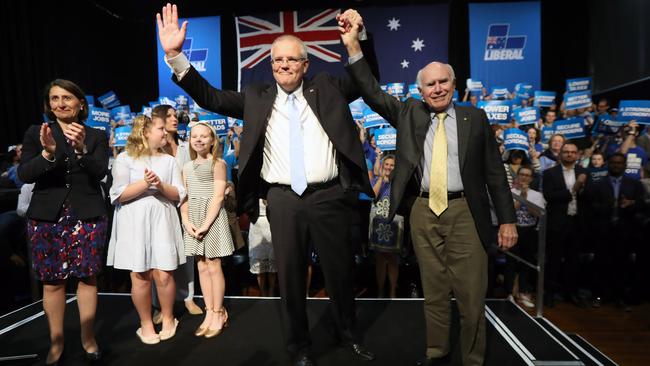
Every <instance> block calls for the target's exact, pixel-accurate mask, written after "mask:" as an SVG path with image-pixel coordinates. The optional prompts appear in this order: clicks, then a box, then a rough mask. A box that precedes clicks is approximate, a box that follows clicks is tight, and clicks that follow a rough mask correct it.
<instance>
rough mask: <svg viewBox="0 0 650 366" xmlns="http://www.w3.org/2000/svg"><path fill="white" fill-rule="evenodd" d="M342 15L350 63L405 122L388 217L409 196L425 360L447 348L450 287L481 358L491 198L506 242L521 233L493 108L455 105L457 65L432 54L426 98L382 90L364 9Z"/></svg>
mask: <svg viewBox="0 0 650 366" xmlns="http://www.w3.org/2000/svg"><path fill="white" fill-rule="evenodd" d="M346 20H347V21H345V20H344V21H340V22H339V25H340V27H341V29H340V30H341V32H342V38H343V42H344V44H345V46H346V48H347V51H348V54H349V56H350V59H349V65H348V66H347V67H346V68H347V71H348V73H349V74H350V76H351V77H352V79H353V80H354V81H355V82H356V83H357V86H358V87H359V89H360V90H361V95H362V96H363V99H364V101H365V102H366V103H367V104H368V105H369V106H370V107H371V108H372V109H373V110H374V111H376V112H377V113H379V114H380V115H381V116H382V117H384V118H385V119H386V120H387V121H388V122H389V123H390V124H391V125H392V126H394V127H395V128H397V130H398V134H397V162H396V167H395V170H394V172H393V178H392V185H391V194H390V213H389V220H391V219H392V218H393V216H394V215H395V213H396V210H397V208H398V206H399V205H400V203H401V204H403V206H404V207H405V208H406V210H407V213H409V214H410V224H411V236H412V238H413V247H414V249H415V253H416V255H417V257H418V261H419V265H420V273H421V277H422V287H423V289H424V295H425V305H424V313H425V318H426V322H427V351H426V359H425V360H423V361H420V362H419V364H426V365H433V364H436V363H438V362H439V359H440V358H445V357H446V356H447V355H448V352H449V330H450V325H451V304H450V302H449V299H450V293H451V292H453V293H454V295H455V297H456V300H457V304H458V308H459V310H460V314H461V336H460V337H461V340H460V345H461V354H462V361H463V364H464V365H482V364H483V359H484V354H485V316H484V303H485V293H486V289H487V253H486V251H485V247H486V246H487V245H488V244H490V243H492V242H493V239H492V237H493V233H492V229H491V220H490V209H489V206H490V205H489V197H488V192H489V196H490V197H491V198H492V201H493V202H494V207H495V209H496V214H497V217H498V219H499V223H500V226H499V234H498V241H499V246H500V247H501V248H503V249H508V248H510V247H512V246H513V245H514V244H515V243H516V240H517V229H516V226H515V223H516V218H515V211H514V206H513V201H512V196H511V194H510V189H509V187H508V182H507V180H506V175H505V171H504V169H503V163H502V162H501V157H500V156H499V151H498V149H497V144H496V140H495V138H494V134H493V133H492V130H491V129H490V125H489V123H488V120H487V116H486V115H485V112H483V111H482V110H479V109H476V108H473V107H461V106H455V105H454V104H453V103H452V101H451V100H452V96H453V92H454V87H455V85H456V80H455V77H454V72H453V69H452V68H451V66H450V65H447V64H443V63H439V62H432V63H431V64H429V65H427V66H426V67H425V68H423V69H422V70H420V72H418V77H417V82H418V87H419V89H420V92H421V94H422V99H423V100H422V101H419V100H415V99H413V98H409V99H407V100H406V101H404V102H400V101H399V100H397V99H396V98H394V97H392V96H390V95H389V94H387V93H384V92H382V91H381V89H380V87H379V84H378V83H377V80H376V79H375V77H374V76H373V75H372V74H371V72H370V68H369V67H368V64H367V62H366V60H365V59H364V57H363V53H362V50H361V48H360V45H359V42H358V40H357V33H358V31H359V30H360V28H361V27H362V21H361V19H360V18H359V17H357V14H354V15H353V16H352V17H350V18H348V19H346Z"/></svg>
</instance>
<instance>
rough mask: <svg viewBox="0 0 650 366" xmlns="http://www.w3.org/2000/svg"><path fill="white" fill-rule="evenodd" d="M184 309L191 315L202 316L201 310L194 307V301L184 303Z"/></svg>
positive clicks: (196, 306)
mask: <svg viewBox="0 0 650 366" xmlns="http://www.w3.org/2000/svg"><path fill="white" fill-rule="evenodd" d="M185 309H187V312H188V313H190V314H192V315H200V314H203V310H201V308H200V307H199V306H198V305H196V303H195V302H194V300H188V301H185Z"/></svg>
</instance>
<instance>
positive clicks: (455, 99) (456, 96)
mask: <svg viewBox="0 0 650 366" xmlns="http://www.w3.org/2000/svg"><path fill="white" fill-rule="evenodd" d="M451 101H452V102H456V101H458V90H454V95H452V96H451Z"/></svg>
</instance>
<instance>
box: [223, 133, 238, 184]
mask: <svg viewBox="0 0 650 366" xmlns="http://www.w3.org/2000/svg"><path fill="white" fill-rule="evenodd" d="M241 131H242V128H241V127H240V126H232V127H230V128H229V129H228V134H227V135H226V137H224V139H223V154H222V156H223V159H224V160H225V161H226V164H227V169H228V181H229V182H233V183H235V186H237V172H238V171H239V135H240V134H241Z"/></svg>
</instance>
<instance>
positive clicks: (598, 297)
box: [589, 153, 644, 311]
mask: <svg viewBox="0 0 650 366" xmlns="http://www.w3.org/2000/svg"><path fill="white" fill-rule="evenodd" d="M625 167H626V161H625V155H623V154H622V153H615V154H614V155H612V156H610V157H609V159H607V168H608V170H609V176H608V177H605V178H602V179H600V180H599V181H598V182H596V183H594V184H593V185H592V186H591V187H590V188H589V198H590V202H591V209H592V211H593V220H594V230H596V232H597V235H596V237H595V238H596V240H597V244H596V258H595V260H596V266H595V267H596V268H595V269H594V274H595V279H594V281H593V284H594V288H593V296H594V298H593V303H592V305H593V306H594V307H600V305H601V301H602V300H614V301H615V302H616V303H617V305H618V306H620V307H621V308H622V309H624V310H625V311H630V310H631V308H630V307H629V305H628V304H629V303H630V299H629V295H628V294H626V292H625V289H626V287H627V286H629V285H631V282H630V278H631V277H632V274H633V273H634V271H633V270H632V269H633V265H632V263H630V259H629V258H630V253H636V252H637V250H638V248H637V245H638V244H639V243H640V242H639V239H640V238H639V237H638V233H639V230H638V228H639V227H640V225H641V223H640V222H639V220H638V215H639V214H640V213H641V212H642V211H643V203H644V202H643V196H644V189H643V186H642V185H641V183H640V182H639V181H638V180H637V179H634V178H631V177H628V176H626V175H625Z"/></svg>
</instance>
